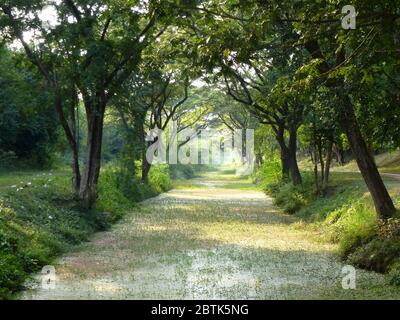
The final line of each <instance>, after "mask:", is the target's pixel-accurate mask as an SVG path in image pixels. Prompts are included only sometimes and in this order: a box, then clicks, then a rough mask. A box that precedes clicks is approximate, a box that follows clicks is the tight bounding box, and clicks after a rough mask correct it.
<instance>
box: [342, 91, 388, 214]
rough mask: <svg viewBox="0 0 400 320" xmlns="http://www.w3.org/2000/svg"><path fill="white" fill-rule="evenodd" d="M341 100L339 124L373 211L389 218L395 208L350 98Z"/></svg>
mask: <svg viewBox="0 0 400 320" xmlns="http://www.w3.org/2000/svg"><path fill="white" fill-rule="evenodd" d="M343 100H344V110H343V112H342V115H341V120H342V121H341V123H342V127H343V130H344V132H345V133H346V136H347V138H348V139H349V143H350V148H351V151H352V152H353V155H354V157H355V158H356V161H357V164H358V167H359V169H360V172H361V174H362V176H363V178H364V180H365V183H366V184H367V187H368V190H369V191H370V193H371V196H372V199H373V200H374V205H375V209H376V212H377V214H378V216H379V218H380V219H387V218H390V217H391V216H392V215H393V214H394V213H395V211H396V208H395V207H394V205H393V201H392V199H391V198H390V195H389V193H388V191H387V189H386V186H385V184H384V183H383V180H382V177H381V176H380V174H379V171H378V168H377V166H376V164H375V161H374V159H373V157H372V155H371V152H370V150H369V149H368V147H367V144H366V143H365V140H364V139H363V137H362V135H361V131H360V128H359V126H358V123H357V119H356V116H355V114H354V109H353V105H352V103H351V101H350V98H349V97H348V96H344V97H343Z"/></svg>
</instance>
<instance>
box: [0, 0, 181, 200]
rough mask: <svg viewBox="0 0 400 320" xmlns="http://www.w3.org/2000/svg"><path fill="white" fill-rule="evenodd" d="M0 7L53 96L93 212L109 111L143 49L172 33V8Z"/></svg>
mask: <svg viewBox="0 0 400 320" xmlns="http://www.w3.org/2000/svg"><path fill="white" fill-rule="evenodd" d="M44 7H51V8H52V10H53V11H54V14H55V16H56V17H57V21H54V23H53V24H48V25H44V24H42V21H41V19H40V17H39V16H40V12H41V10H42V9H43V8H44ZM0 9H1V11H0V12H1V13H2V15H1V26H2V27H3V32H4V33H7V34H8V36H9V38H10V39H17V40H18V41H19V42H20V43H21V44H22V46H23V48H24V51H25V53H26V55H27V57H28V59H29V60H30V61H31V63H32V64H33V65H35V66H36V67H37V69H38V70H39V72H40V73H41V74H42V76H43V77H44V79H45V80H46V81H47V85H48V88H49V90H50V91H51V92H52V94H53V97H54V104H55V109H56V111H57V113H58V116H59V119H60V122H61V125H62V127H63V129H64V131H65V135H66V137H67V140H68V142H69V145H70V148H71V152H72V154H73V164H72V167H73V175H74V179H73V180H74V181H75V183H74V186H73V187H74V190H75V191H76V192H78V193H79V198H80V199H81V200H82V201H83V202H84V204H85V206H86V207H91V206H92V205H93V204H94V201H95V199H96V185H97V181H98V177H99V173H100V165H101V163H100V161H101V142H102V133H103V120H104V113H105V110H106V107H107V106H108V105H109V103H110V100H112V98H113V97H114V96H116V95H117V94H118V93H119V91H120V90H121V86H122V84H123V83H124V82H125V81H126V79H127V78H129V77H130V76H131V75H132V73H134V71H135V69H136V68H137V66H138V64H139V62H140V58H141V53H142V51H143V50H144V48H146V47H147V46H148V45H149V44H150V43H152V42H154V41H155V39H157V38H158V37H159V36H160V35H161V34H162V33H163V32H164V31H165V29H166V28H167V26H168V24H169V23H170V21H171V19H170V17H172V16H173V14H171V12H168V10H170V7H169V6H168V3H167V2H163V3H162V4H160V3H159V2H157V1H146V2H144V1H143V2H142V1H128V2H121V1H113V0H110V1H92V0H76V1H74V0H64V1H61V2H53V1H41V0H35V1H14V0H7V1H4V2H2V4H1V6H0ZM174 13H176V12H174ZM28 30H29V31H34V37H33V39H32V41H31V42H30V43H29V42H27V41H26V40H25V38H24V32H25V31H28ZM66 87H68V88H70V90H65V88H66ZM66 91H68V92H66ZM71 91H72V92H73V94H75V93H77V92H79V94H80V95H81V96H82V100H83V103H84V106H85V112H86V119H87V128H88V129H87V130H88V132H87V143H86V155H85V166H84V170H83V173H82V175H81V173H80V169H79V161H78V150H77V141H76V137H74V133H73V129H72V127H73V125H71V124H70V123H69V121H68V118H67V115H66V111H65V110H66V109H67V107H66V106H65V105H64V104H65V101H66V96H69V95H70V94H71ZM78 186H79V188H78ZM78 189H79V190H78Z"/></svg>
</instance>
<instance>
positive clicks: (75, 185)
mask: <svg viewBox="0 0 400 320" xmlns="http://www.w3.org/2000/svg"><path fill="white" fill-rule="evenodd" d="M54 96H55V109H56V112H57V114H58V118H59V120H60V123H61V126H62V128H63V130H64V133H65V136H66V138H67V141H68V144H69V146H70V149H71V154H72V161H71V168H72V190H73V192H75V193H76V194H78V193H79V186H80V183H81V173H80V169H79V154H78V144H77V140H76V133H75V131H73V130H71V128H70V126H69V124H68V121H67V118H66V116H65V114H64V108H63V101H62V97H61V94H60V92H59V90H58V89H56V90H55V92H54ZM72 108H73V106H72ZM72 116H73V122H72V126H75V113H74V114H73V115H72V114H71V117H72Z"/></svg>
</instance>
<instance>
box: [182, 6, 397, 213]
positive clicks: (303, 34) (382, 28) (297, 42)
mask: <svg viewBox="0 0 400 320" xmlns="http://www.w3.org/2000/svg"><path fill="white" fill-rule="evenodd" d="M346 4H347V3H345V2H342V1H320V2H314V1H303V2H302V1H300V2H298V1H279V2H278V1H270V2H264V1H250V2H246V3H242V2H239V3H238V2H236V1H228V2H224V3H223V4H221V3H220V2H219V1H211V2H208V3H207V7H206V6H203V7H201V8H197V9H198V10H197V11H194V12H193V11H192V12H191V17H192V19H191V22H188V23H187V26H186V28H187V30H188V32H187V34H190V37H187V35H185V37H186V38H185V39H183V38H182V41H184V42H185V46H186V50H188V54H189V53H190V52H193V51H195V52H196V58H197V61H196V62H197V63H198V65H201V66H203V67H204V70H206V71H208V72H212V73H213V74H215V75H216V76H217V77H219V78H222V79H223V81H224V82H225V84H226V92H227V93H228V94H229V95H230V96H231V97H232V98H234V99H235V100H237V101H239V102H241V103H242V104H243V105H246V106H248V110H249V111H250V112H252V113H253V114H254V115H255V116H256V117H257V118H258V119H259V120H260V122H261V123H264V124H267V125H269V126H271V128H272V130H273V132H274V134H275V138H276V140H277V142H278V144H279V146H280V151H281V160H282V168H283V174H284V175H285V176H290V178H291V179H292V181H293V183H294V184H300V183H301V182H302V181H301V175H300V172H299V170H298V166H297V159H296V150H297V141H298V139H297V133H298V129H299V128H300V126H301V125H302V124H305V126H306V127H308V129H309V135H310V137H311V139H310V143H311V144H310V150H311V152H312V155H313V158H314V161H315V163H316V168H317V164H318V163H320V166H321V167H322V177H323V178H322V188H326V186H327V181H328V177H329V166H330V162H331V159H332V152H333V147H334V146H336V147H340V145H341V143H342V142H343V137H342V136H341V133H344V135H345V138H346V141H347V142H348V143H349V146H350V148H351V150H352V153H353V155H354V157H355V159H356V161H357V164H358V166H359V169H360V172H361V174H362V176H363V178H364V180H365V182H366V184H367V186H368V189H369V191H370V193H371V195H372V198H373V200H374V204H375V208H376V211H377V213H378V215H379V217H380V218H382V219H385V218H388V217H390V216H391V215H392V214H393V213H394V212H395V207H394V205H393V202H392V200H391V198H390V196H389V194H388V192H387V189H386V187H385V185H384V183H383V181H382V178H381V176H380V175H379V172H378V169H377V167H376V164H375V162H374V159H373V155H372V152H371V151H372V145H373V143H374V142H378V141H379V139H380V140H381V141H382V140H384V141H385V142H387V143H389V144H392V145H393V146H394V147H398V142H395V140H397V137H395V136H394V134H395V131H396V130H397V129H396V128H397V127H398V119H399V115H398V102H399V91H398V84H399V82H398V80H399V77H398V74H399V47H398V43H399V28H398V23H399V18H400V15H399V11H398V8H399V2H398V1H391V2H390V3H387V2H381V1H373V0H372V1H355V2H354V6H355V7H356V9H357V11H358V16H357V28H356V29H355V30H346V29H344V28H343V27H342V24H341V22H342V19H343V18H344V15H343V14H342V12H341V11H342V8H343V7H344V6H345V5H346ZM396 87H397V88H396ZM378 97H382V98H383V97H385V98H384V101H382V100H381V99H377V98H378ZM370 131H373V134H370ZM367 137H368V138H367ZM378 137H379V138H378ZM377 138H378V139H377ZM323 154H325V155H326V160H325V161H324V160H323V157H322V155H323Z"/></svg>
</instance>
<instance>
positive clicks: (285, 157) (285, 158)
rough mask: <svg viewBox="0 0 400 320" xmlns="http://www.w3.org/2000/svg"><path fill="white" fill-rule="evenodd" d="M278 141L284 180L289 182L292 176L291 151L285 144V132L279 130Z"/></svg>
mask: <svg viewBox="0 0 400 320" xmlns="http://www.w3.org/2000/svg"><path fill="white" fill-rule="evenodd" d="M275 138H276V140H277V142H278V144H279V149H280V156H281V165H282V179H283V180H289V176H290V154H289V149H288V147H287V146H286V144H285V138H284V135H283V130H279V132H278V134H277V135H276V137H275Z"/></svg>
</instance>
